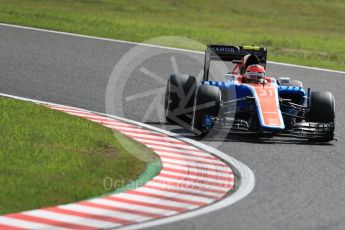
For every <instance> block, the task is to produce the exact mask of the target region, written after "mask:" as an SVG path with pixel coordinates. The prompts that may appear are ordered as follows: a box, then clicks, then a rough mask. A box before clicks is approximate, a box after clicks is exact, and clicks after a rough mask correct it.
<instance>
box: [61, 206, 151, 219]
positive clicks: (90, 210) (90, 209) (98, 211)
mask: <svg viewBox="0 0 345 230" xmlns="http://www.w3.org/2000/svg"><path fill="white" fill-rule="evenodd" d="M58 207H59V208H61V209H66V210H71V211H77V212H82V213H88V214H93V215H100V216H109V217H115V218H119V217H120V218H121V219H124V220H130V221H147V220H150V219H152V218H151V217H147V216H140V215H137V214H131V213H129V212H122V211H110V210H107V209H101V208H96V207H88V206H85V205H78V204H68V205H60V206H58Z"/></svg>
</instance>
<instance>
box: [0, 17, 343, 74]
mask: <svg viewBox="0 0 345 230" xmlns="http://www.w3.org/2000/svg"><path fill="white" fill-rule="evenodd" d="M0 26H6V27H12V28H17V29H24V30H32V31H38V32H45V33H53V34H60V35H67V36H73V37H80V38H87V39H93V40H100V41H108V42H117V43H123V44H131V45H140V46H146V47H152V48H159V49H169V50H175V51H181V52H189V53H195V54H204V52H202V51H196V50H187V49H181V48H174V47H167V46H159V45H152V44H146V43H139V42H130V41H124V40H119V39H111V38H101V37H95V36H90V35H82V34H74V33H67V32H61V31H54V30H47V29H39V28H33V27H27V26H18V25H11V24H7V23H0ZM267 63H271V64H274V65H281V66H288V67H294V68H303V69H310V70H316V71H325V72H331V73H340V74H345V72H344V71H339V70H331V69H323V68H318V67H309V66H303V65H295V64H288V63H281V62H274V61H268V62H267Z"/></svg>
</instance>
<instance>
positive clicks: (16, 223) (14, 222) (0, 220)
mask: <svg viewBox="0 0 345 230" xmlns="http://www.w3.org/2000/svg"><path fill="white" fill-rule="evenodd" d="M0 224H5V225H9V226H13V227H18V228H26V229H52V230H63V229H67V228H59V227H55V226H53V225H48V224H39V223H36V222H31V221H26V220H20V219H15V218H9V217H3V216H0Z"/></svg>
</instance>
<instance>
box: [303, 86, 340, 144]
mask: <svg viewBox="0 0 345 230" xmlns="http://www.w3.org/2000/svg"><path fill="white" fill-rule="evenodd" d="M309 105H310V114H309V119H308V120H309V121H310V122H316V123H328V124H330V125H331V126H332V129H331V132H330V133H329V134H328V135H325V137H321V138H314V139H310V140H311V141H317V142H329V141H332V140H333V138H334V120H335V99H334V96H333V95H332V93H331V92H319V91H315V92H312V93H311V94H310V98H309Z"/></svg>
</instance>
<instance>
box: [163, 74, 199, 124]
mask: <svg viewBox="0 0 345 230" xmlns="http://www.w3.org/2000/svg"><path fill="white" fill-rule="evenodd" d="M196 87H197V83H196V79H195V77H193V76H189V75H181V74H172V75H170V77H169V80H168V83H167V87H166V92H165V103H164V111H165V118H166V121H168V122H171V123H180V122H184V123H188V124H190V123H191V119H190V118H189V117H188V116H187V115H188V114H192V108H193V103H194V95H195V90H196ZM187 97H188V98H187Z"/></svg>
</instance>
